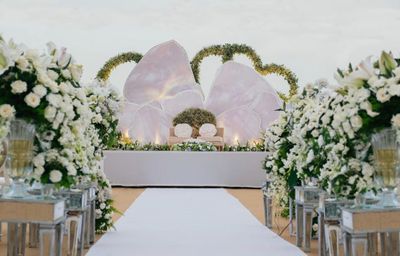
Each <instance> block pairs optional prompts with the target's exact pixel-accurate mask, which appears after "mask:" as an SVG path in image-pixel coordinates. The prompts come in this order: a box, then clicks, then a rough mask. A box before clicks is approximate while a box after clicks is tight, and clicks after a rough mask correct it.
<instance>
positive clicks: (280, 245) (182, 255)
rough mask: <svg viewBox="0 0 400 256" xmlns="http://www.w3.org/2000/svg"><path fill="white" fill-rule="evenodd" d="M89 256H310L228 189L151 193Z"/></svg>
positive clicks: (97, 244)
mask: <svg viewBox="0 0 400 256" xmlns="http://www.w3.org/2000/svg"><path fill="white" fill-rule="evenodd" d="M115 226H116V229H117V231H112V232H108V233H107V234H105V235H104V236H103V237H102V238H101V239H100V240H99V241H98V242H97V243H96V244H95V245H94V246H93V247H92V248H91V249H90V251H89V253H88V254H87V255H88V256H225V255H226V256H258V255H259V256H268V255H270V256H297V255H305V254H304V253H303V252H302V251H301V250H300V249H298V248H297V247H296V246H294V245H292V244H290V243H289V242H286V241H285V240H283V239H282V238H280V237H279V236H278V235H276V234H275V233H273V232H272V231H271V230H269V229H268V228H266V227H265V226H264V225H262V224H261V223H260V222H258V221H257V219H256V218H255V217H254V216H253V215H252V214H251V213H250V212H249V211H248V210H247V209H246V208H245V207H244V206H243V205H242V204H241V203H240V202H239V201H238V200H237V199H236V198H234V197H233V196H231V195H230V194H229V193H228V192H226V191H225V190H223V189H146V190H145V191H144V192H143V193H142V195H141V196H140V197H139V198H138V199H137V200H136V201H135V202H134V203H133V205H131V206H130V208H129V209H128V210H127V211H126V212H125V215H124V216H122V217H121V218H120V219H119V220H118V221H117V223H116V225H115Z"/></svg>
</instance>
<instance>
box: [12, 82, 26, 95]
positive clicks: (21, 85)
mask: <svg viewBox="0 0 400 256" xmlns="http://www.w3.org/2000/svg"><path fill="white" fill-rule="evenodd" d="M27 88H28V85H27V84H26V83H25V82H24V81H20V80H17V81H14V82H12V83H11V92H12V93H14V94H20V93H23V92H26V90H27Z"/></svg>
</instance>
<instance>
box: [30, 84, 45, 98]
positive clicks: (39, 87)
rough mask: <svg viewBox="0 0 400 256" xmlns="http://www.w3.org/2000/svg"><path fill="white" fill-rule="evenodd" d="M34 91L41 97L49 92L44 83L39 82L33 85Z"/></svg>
mask: <svg viewBox="0 0 400 256" xmlns="http://www.w3.org/2000/svg"><path fill="white" fill-rule="evenodd" d="M33 92H34V93H36V94H37V95H38V96H39V97H40V98H42V97H43V96H45V95H46V94H47V89H46V88H45V87H44V86H43V85H41V84H38V85H36V86H35V87H33Z"/></svg>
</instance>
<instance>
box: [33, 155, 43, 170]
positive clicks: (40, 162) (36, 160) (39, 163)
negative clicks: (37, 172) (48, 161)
mask: <svg viewBox="0 0 400 256" xmlns="http://www.w3.org/2000/svg"><path fill="white" fill-rule="evenodd" d="M32 163H33V165H34V166H35V167H39V166H44V164H45V160H44V155H43V154H38V155H36V156H35V157H34V158H33V159H32Z"/></svg>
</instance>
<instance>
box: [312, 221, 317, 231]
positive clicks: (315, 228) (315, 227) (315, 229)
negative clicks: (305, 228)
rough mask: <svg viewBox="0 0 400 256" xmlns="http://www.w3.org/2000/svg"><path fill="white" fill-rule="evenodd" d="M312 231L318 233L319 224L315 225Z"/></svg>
mask: <svg viewBox="0 0 400 256" xmlns="http://www.w3.org/2000/svg"><path fill="white" fill-rule="evenodd" d="M312 229H313V230H314V232H317V231H318V224H317V223H315V224H313V226H312Z"/></svg>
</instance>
